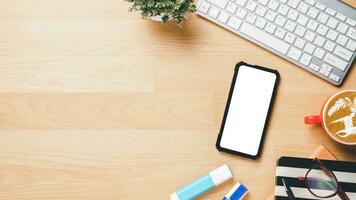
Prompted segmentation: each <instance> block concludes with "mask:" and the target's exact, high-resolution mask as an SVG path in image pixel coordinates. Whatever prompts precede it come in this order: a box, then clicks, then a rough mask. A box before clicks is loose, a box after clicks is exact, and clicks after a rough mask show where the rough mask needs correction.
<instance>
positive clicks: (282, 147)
mask: <svg viewBox="0 0 356 200" xmlns="http://www.w3.org/2000/svg"><path fill="white" fill-rule="evenodd" d="M349 3H350V4H351V5H353V6H355V5H356V2H355V1H353V0H351V1H350V0H349ZM128 8H129V4H127V3H124V2H123V1H113V0H107V1H98V0H92V1H84V0H75V1H69V0H62V1H43V0H32V1H24V0H18V1H5V0H2V1H1V6H0V44H1V45H0V199H2V200H45V199H52V200H70V199H73V200H74V199H75V200H78V199H83V200H91V199H93V200H94V199H95V200H97V199H102V200H114V199H115V200H117V199H168V197H169V194H170V193H172V192H174V191H175V190H176V189H177V188H179V187H180V186H182V185H184V184H186V183H188V182H189V181H191V180H193V179H194V178H197V177H199V176H201V175H203V174H205V173H206V172H209V171H210V170H212V169H214V168H216V167H218V166H220V165H222V164H224V163H227V164H228V165H229V166H230V167H231V169H232V171H233V173H234V179H233V180H232V181H229V182H227V183H225V184H223V185H222V186H220V187H218V188H216V189H214V190H212V191H210V192H208V193H207V194H206V195H204V196H202V197H201V198H200V199H221V197H222V196H223V195H224V194H225V193H226V192H227V191H228V190H229V189H230V188H231V187H232V186H233V185H234V184H235V183H236V182H237V181H240V182H242V183H244V184H245V185H246V186H247V187H248V189H249V190H250V194H249V195H248V197H247V198H246V199H254V200H256V199H257V200H259V199H263V197H265V196H266V195H268V194H269V193H270V192H271V191H272V190H273V185H274V173H275V162H276V159H277V158H278V157H279V156H282V155H292V156H306V155H307V154H308V153H309V152H310V151H312V150H313V149H314V148H316V147H317V146H318V145H319V144H323V145H325V146H326V147H327V148H328V149H329V150H331V151H332V152H333V153H334V154H335V155H336V156H337V157H338V158H339V159H344V160H351V161H356V156H355V155H356V149H354V148H346V147H344V146H341V145H338V144H335V143H334V142H332V141H331V140H330V139H328V138H327V136H326V135H325V134H324V133H323V131H322V129H321V128H320V127H318V126H305V125H303V117H304V116H305V115H310V114H316V113H318V112H319V110H320V106H321V104H322V103H323V101H324V100H325V98H327V97H328V96H329V95H330V94H332V93H334V92H336V91H338V90H341V89H347V88H353V89H355V87H356V70H355V69H353V70H351V73H350V74H349V76H348V78H347V79H346V82H345V84H344V85H343V86H342V87H340V88H337V87H334V86H332V85H330V84H328V83H326V82H325V81H322V80H320V79H318V78H316V77H315V76H314V75H311V74H309V73H308V72H306V71H304V70H302V69H300V68H298V67H296V66H294V65H293V64H291V63H289V62H287V61H285V60H283V59H281V58H279V57H277V56H275V55H273V54H272V53H270V52H268V51H266V50H263V49H262V48H260V47H258V46H257V45H254V44H252V43H250V42H248V41H246V40H244V39H242V38H240V37H238V36H236V35H234V34H232V33H230V32H228V31H226V30H224V29H222V28H220V27H218V26H216V25H214V24H212V23H210V22H208V21H206V20H204V19H202V18H200V17H197V16H195V15H192V16H191V17H190V19H189V20H188V21H187V23H185V24H184V26H183V27H182V28H179V27H176V26H175V25H174V23H169V24H167V25H162V24H160V23H156V22H152V21H149V20H142V18H141V16H140V15H139V14H138V13H128V12H127V11H128ZM241 60H243V61H245V62H248V63H254V64H258V65H263V66H266V67H271V68H275V69H277V70H278V71H279V72H280V74H281V77H282V80H281V84H280V87H279V89H278V94H277V99H276V105H275V107H274V110H273V113H272V119H271V122H270V126H269V129H268V132H267V136H266V141H265V145H264V150H263V154H262V157H261V158H260V159H259V160H257V161H252V160H249V159H245V158H241V157H236V156H232V155H228V154H224V153H219V152H218V151H217V150H216V149H215V147H214V145H215V141H216V136H217V133H218V130H219V126H220V123H221V118H222V114H223V110H224V107H225V103H226V98H227V94H228V90H229V87H230V82H231V78H232V74H233V69H234V65H235V63H237V62H238V61H241ZM353 68H355V65H354V66H353Z"/></svg>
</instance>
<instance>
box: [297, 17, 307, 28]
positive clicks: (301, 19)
mask: <svg viewBox="0 0 356 200" xmlns="http://www.w3.org/2000/svg"><path fill="white" fill-rule="evenodd" d="M297 22H298V23H299V24H301V25H302V26H305V25H306V24H307V22H308V17H306V16H304V15H299V17H298V20H297Z"/></svg>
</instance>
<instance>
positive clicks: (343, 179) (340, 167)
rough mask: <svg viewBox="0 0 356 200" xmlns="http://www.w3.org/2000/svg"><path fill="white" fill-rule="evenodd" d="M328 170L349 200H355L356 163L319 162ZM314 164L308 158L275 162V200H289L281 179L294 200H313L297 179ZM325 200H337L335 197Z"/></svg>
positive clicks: (281, 159)
mask: <svg viewBox="0 0 356 200" xmlns="http://www.w3.org/2000/svg"><path fill="white" fill-rule="evenodd" d="M321 162H322V163H324V164H325V165H326V166H327V167H328V168H329V169H330V170H332V171H333V173H334V174H335V176H336V178H337V179H338V181H339V183H340V185H341V187H342V188H343V189H344V191H345V192H346V194H347V195H348V196H349V198H350V199H351V200H356V162H345V161H331V160H321ZM315 164H316V162H315V161H314V160H313V159H308V158H296V157H281V158H280V159H278V161H277V168H276V184H275V185H276V188H275V200H289V199H288V196H287V193H286V191H285V189H284V186H283V183H282V178H284V179H285V180H286V181H287V182H288V184H289V186H290V187H291V190H292V192H293V194H294V196H295V197H296V200H314V199H320V198H318V197H315V196H314V195H313V194H311V193H310V192H309V190H308V189H307V185H306V183H305V182H304V181H300V180H298V177H304V176H305V174H306V173H307V172H308V170H309V169H310V168H311V167H313V166H314V165H315ZM324 199H326V200H339V199H340V198H339V197H338V196H337V195H336V196H334V197H331V198H324Z"/></svg>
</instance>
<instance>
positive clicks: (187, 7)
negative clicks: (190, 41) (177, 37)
mask: <svg viewBox="0 0 356 200" xmlns="http://www.w3.org/2000/svg"><path fill="white" fill-rule="evenodd" d="M127 1H128V2H132V6H131V8H130V10H131V11H132V10H136V11H141V14H142V16H143V17H148V18H150V19H152V20H156V21H162V22H164V23H166V22H167V21H169V20H174V21H175V22H176V23H177V24H178V25H181V24H182V23H183V21H184V19H186V18H187V16H188V15H189V13H191V12H195V9H196V8H195V4H194V2H193V0H127Z"/></svg>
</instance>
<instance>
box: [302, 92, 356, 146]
mask: <svg viewBox="0 0 356 200" xmlns="http://www.w3.org/2000/svg"><path fill="white" fill-rule="evenodd" d="M304 123H305V124H321V125H322V127H323V129H324V130H325V132H326V133H327V134H328V135H329V136H330V137H331V138H332V139H333V140H335V141H336V142H339V143H341V144H344V145H356V90H343V91H340V92H337V93H335V94H333V95H331V96H330V97H329V98H328V99H327V100H326V101H325V103H324V104H323V106H322V108H321V113H320V114H319V115H314V116H306V117H305V118H304Z"/></svg>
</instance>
